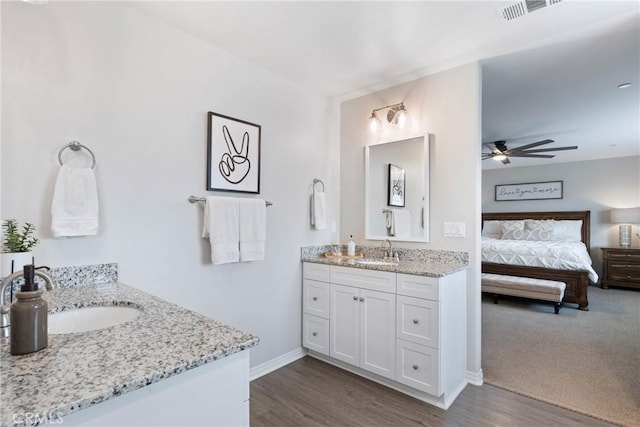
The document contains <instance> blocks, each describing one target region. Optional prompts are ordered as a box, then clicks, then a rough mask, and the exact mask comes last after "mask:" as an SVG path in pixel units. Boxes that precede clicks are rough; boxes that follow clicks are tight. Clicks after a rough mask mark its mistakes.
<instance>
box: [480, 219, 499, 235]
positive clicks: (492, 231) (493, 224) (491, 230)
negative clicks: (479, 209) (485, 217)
mask: <svg viewBox="0 0 640 427" xmlns="http://www.w3.org/2000/svg"><path fill="white" fill-rule="evenodd" d="M481 234H482V235H483V236H485V237H491V238H492V239H499V238H500V236H501V235H502V232H501V231H500V221H484V222H483V223H482V233H481Z"/></svg>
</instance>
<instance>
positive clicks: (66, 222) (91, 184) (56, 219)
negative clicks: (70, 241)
mask: <svg viewBox="0 0 640 427" xmlns="http://www.w3.org/2000/svg"><path fill="white" fill-rule="evenodd" d="M98 213H99V209H98V186H97V185H96V176H95V174H94V173H93V169H91V168H71V167H69V166H65V165H62V166H61V167H60V171H59V172H58V178H57V179H56V186H55V189H54V191H53V200H52V202H51V233H52V234H53V237H74V236H93V235H95V234H98V226H99V221H98Z"/></svg>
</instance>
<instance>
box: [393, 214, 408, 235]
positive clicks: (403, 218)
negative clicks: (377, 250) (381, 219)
mask: <svg viewBox="0 0 640 427" xmlns="http://www.w3.org/2000/svg"><path fill="white" fill-rule="evenodd" d="M391 210H392V211H393V220H392V231H393V234H392V236H396V237H409V236H410V235H411V212H410V211H409V210H408V209H391Z"/></svg>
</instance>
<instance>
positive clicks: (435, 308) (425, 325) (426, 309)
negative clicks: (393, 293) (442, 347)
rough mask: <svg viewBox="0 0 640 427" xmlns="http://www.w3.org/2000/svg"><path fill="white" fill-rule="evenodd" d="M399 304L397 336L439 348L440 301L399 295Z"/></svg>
mask: <svg viewBox="0 0 640 427" xmlns="http://www.w3.org/2000/svg"><path fill="white" fill-rule="evenodd" d="M397 305H398V307H397V310H396V313H397V321H396V327H397V331H396V335H397V337H398V338H401V339H403V340H407V341H411V342H414V343H416V344H422V345H426V346H429V347H432V348H439V334H438V331H439V329H440V328H439V323H440V321H439V318H440V303H439V302H437V301H430V300H425V299H418V298H412V297H405V296H402V295H398V299H397Z"/></svg>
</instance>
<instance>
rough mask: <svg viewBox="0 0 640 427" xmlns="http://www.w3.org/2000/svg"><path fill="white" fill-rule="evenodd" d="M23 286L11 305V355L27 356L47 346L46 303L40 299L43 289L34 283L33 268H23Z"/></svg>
mask: <svg viewBox="0 0 640 427" xmlns="http://www.w3.org/2000/svg"><path fill="white" fill-rule="evenodd" d="M22 271H23V272H24V285H22V287H21V288H20V291H19V292H16V298H17V299H18V300H17V301H16V302H14V303H13V304H11V311H10V317H11V354H14V355H18V354H27V353H33V352H36V351H39V350H42V349H43V348H45V347H46V346H47V345H48V332H47V310H48V307H47V302H46V301H45V300H44V299H42V292H44V290H43V289H38V285H37V284H36V283H35V281H34V278H35V267H34V265H33V264H27V265H25V266H24V268H23V270H22Z"/></svg>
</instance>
